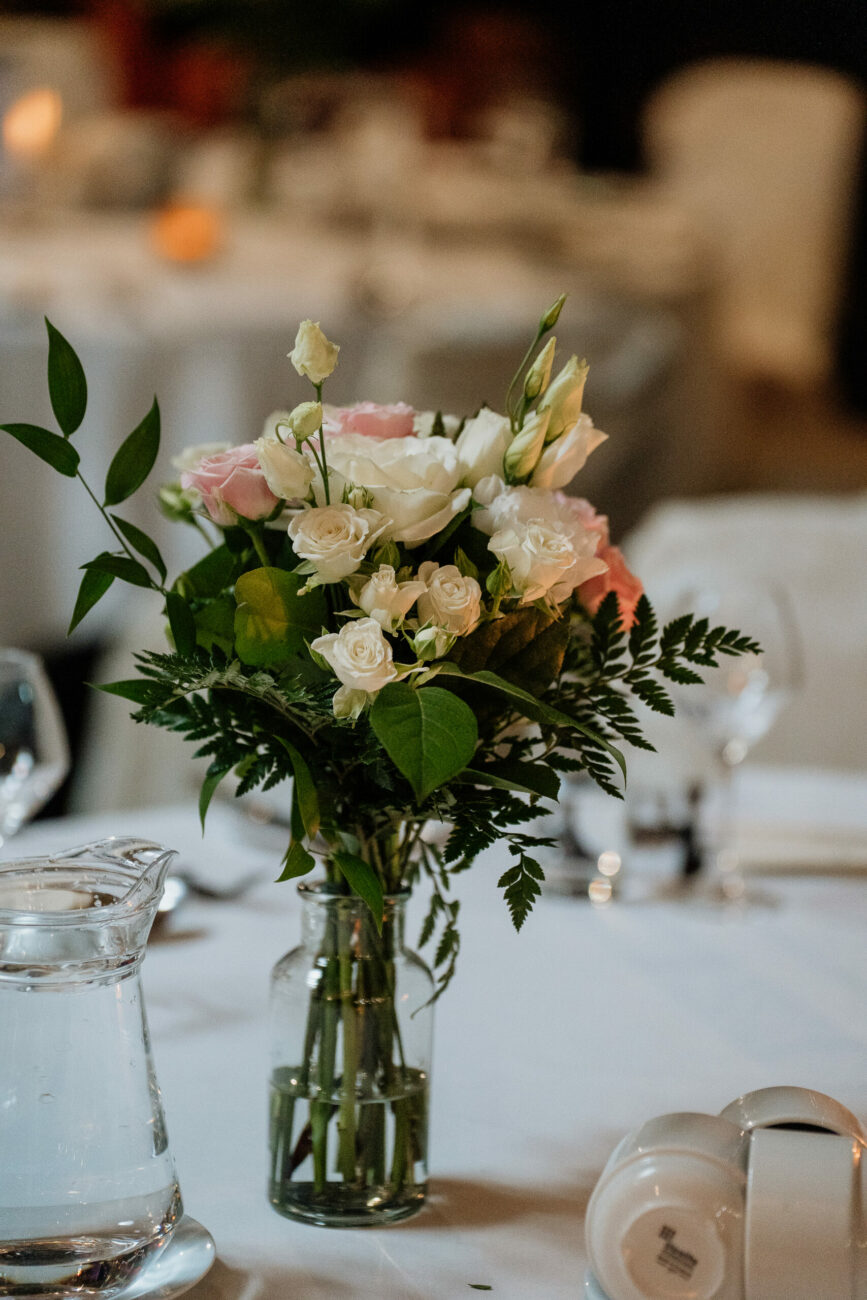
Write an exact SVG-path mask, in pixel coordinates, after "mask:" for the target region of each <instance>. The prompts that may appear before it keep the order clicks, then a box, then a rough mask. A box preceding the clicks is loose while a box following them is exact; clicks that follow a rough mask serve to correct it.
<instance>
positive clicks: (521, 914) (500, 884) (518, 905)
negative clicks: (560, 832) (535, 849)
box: [497, 853, 545, 930]
mask: <svg viewBox="0 0 867 1300" xmlns="http://www.w3.org/2000/svg"><path fill="white" fill-rule="evenodd" d="M544 879H545V873H544V872H543V870H542V868H541V867H540V866H539V864H538V862H536V861H534V859H533V858H528V857H527V855H526V853H522V854H521V855H520V858H519V859H518V862H517V864H516V865H515V866H514V867H510V868H509V870H508V871H504V872H503V874H502V876H500V879H499V880H498V881H497V888H498V889H503V890H505V895H504V896H505V899H506V903H507V905H508V908H509V912H510V914H511V917H512V924H513V925H514V927H515V929H516V930H520V928H521V926H522V925H523V924H524V922H525V921H526V919H527V917H528V916H529V915H530V912H531V911H532V909H533V904H534V903H535V901H536V899H537V898H538V897H539V895H540V894H541V893H542V889H541V885H540V883H539V882H540V881H542V880H544Z"/></svg>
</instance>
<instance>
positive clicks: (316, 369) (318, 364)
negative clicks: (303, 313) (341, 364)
mask: <svg viewBox="0 0 867 1300" xmlns="http://www.w3.org/2000/svg"><path fill="white" fill-rule="evenodd" d="M339 351H340V348H339V347H338V345H337V344H336V343H331V342H329V340H328V339H327V338H326V337H325V335H324V334H323V332H322V330H321V329H320V328H319V323H318V321H312V320H303V321H302V322H301V324H300V325H299V326H298V334H297V335H296V338H295V346H294V348H293V349H292V351H291V352H290V353H289V360H290V361H291V362H292V364H293V366H294V367H295V369H296V370H297V371H298V373H299V375H306V376H307V378H308V379H309V380H310V381H311V382H312V383H314V384H321V383H322V381H323V380H324V379H327V378H328V376H329V375H330V374H331V373H332V372H333V370H334V367H335V366H336V365H337V354H338V352H339Z"/></svg>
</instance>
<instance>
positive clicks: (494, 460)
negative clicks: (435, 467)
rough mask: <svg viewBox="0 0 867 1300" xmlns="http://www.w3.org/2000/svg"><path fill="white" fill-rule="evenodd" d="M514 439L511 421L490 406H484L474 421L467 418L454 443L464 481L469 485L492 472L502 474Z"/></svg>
mask: <svg viewBox="0 0 867 1300" xmlns="http://www.w3.org/2000/svg"><path fill="white" fill-rule="evenodd" d="M511 438H512V431H511V428H510V426H509V421H508V420H507V419H506V417H505V416H504V415H498V414H497V412H496V411H491V410H489V409H488V407H483V409H482V410H481V411H479V413H478V415H476V416H474V417H473V419H472V420H467V422H466V424H465V425H464V427H463V429H461V431H460V433H459V434H458V437H457V441H456V442H455V450H456V451H457V453H458V463H459V465H460V469H461V475H462V479H461V481H462V482H463V483H465V484H467V486H468V487H475V486H476V484H477V483H478V482H480V480H481V479H483V478H488V477H489V476H490V475H491V474H502V473H503V458H504V456H505V454H506V448H507V447H508V446H509V443H510V442H511Z"/></svg>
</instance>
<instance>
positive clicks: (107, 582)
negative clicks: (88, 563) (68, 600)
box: [66, 569, 114, 636]
mask: <svg viewBox="0 0 867 1300" xmlns="http://www.w3.org/2000/svg"><path fill="white" fill-rule="evenodd" d="M113 582H114V578H113V577H112V575H111V574H110V573H100V572H99V570H98V569H88V570H87V571H86V572H85V574H84V577H83V578H82V579H81V586H80V587H79V588H78V596H77V598H76V601H75V609H74V610H73V611H72V619H71V621H70V624H69V627H68V628H67V631H66V635H67V636H69V634H70V633H71V632H72V631H73V630H74V629H75V628H77V627H78V625H79V623H80V622H81V620H82V619H83V618H84V616H85V614H86V613H87V612H88V610H91V609H93V607H94V605H95V604H96V602H97V601H98V600H101V598H102V597H103V596H104V595H105V593H106V592H107V591H108V589H109V587H110V586H111V584H112V583H113Z"/></svg>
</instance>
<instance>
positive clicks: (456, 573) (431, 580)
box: [418, 560, 482, 636]
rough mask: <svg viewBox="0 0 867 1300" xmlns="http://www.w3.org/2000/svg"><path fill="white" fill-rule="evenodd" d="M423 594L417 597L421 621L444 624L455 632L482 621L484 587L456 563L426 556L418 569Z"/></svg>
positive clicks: (458, 633) (464, 633)
mask: <svg viewBox="0 0 867 1300" xmlns="http://www.w3.org/2000/svg"><path fill="white" fill-rule="evenodd" d="M418 576H419V578H420V579H421V581H422V583H423V584H424V587H425V590H424V594H423V595H420V596H419V598H418V613H419V618H420V619H421V621H422V623H431V624H433V626H435V627H438V628H444V629H445V630H446V631H447V632H451V633H453V634H454V635H455V636H466V635H467V633H468V632H472V630H473V628H474V627H475V626H476V624H477V623H478V621H479V615H480V613H481V608H482V589H481V587H480V586H479V584H478V582H477V581H476V579H475V578H466V577H464V575H463V574H462V573H461V571H460V569H459V568H458V567H457V565H455V564H444V565H439V564H436V563H435V562H434V561H433V560H426V561H425V563H424V564H422V565H421V567H420V568H419V571H418Z"/></svg>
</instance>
